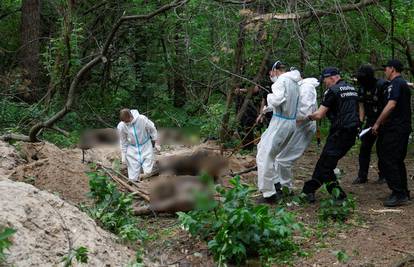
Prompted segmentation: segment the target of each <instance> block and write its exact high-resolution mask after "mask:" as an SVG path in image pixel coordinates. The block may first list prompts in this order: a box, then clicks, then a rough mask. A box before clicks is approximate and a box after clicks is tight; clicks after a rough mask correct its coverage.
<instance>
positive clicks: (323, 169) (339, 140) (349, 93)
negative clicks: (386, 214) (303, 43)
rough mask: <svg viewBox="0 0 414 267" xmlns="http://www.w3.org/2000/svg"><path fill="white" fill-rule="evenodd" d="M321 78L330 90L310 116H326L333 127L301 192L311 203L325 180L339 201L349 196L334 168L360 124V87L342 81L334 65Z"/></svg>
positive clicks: (317, 117) (352, 142)
mask: <svg viewBox="0 0 414 267" xmlns="http://www.w3.org/2000/svg"><path fill="white" fill-rule="evenodd" d="M321 79H322V80H323V82H324V84H325V86H326V87H327V88H328V89H327V90H326V91H325V94H324V97H323V101H322V104H321V106H320V107H319V109H318V110H317V111H316V112H314V113H313V114H311V115H309V119H310V120H321V119H322V118H324V117H325V116H327V117H328V119H329V121H330V122H331V127H330V129H329V135H328V137H327V139H326V144H325V146H324V148H323V150H322V153H321V156H320V158H319V160H318V162H317V163H316V166H315V170H314V172H313V175H312V179H311V180H309V181H307V182H305V184H304V186H303V190H302V192H303V193H305V194H306V196H307V200H308V201H309V202H310V203H313V202H315V200H316V199H315V192H316V190H318V188H319V187H321V186H322V184H324V183H327V189H328V192H329V193H332V191H333V190H334V188H338V189H339V191H340V194H339V196H338V200H343V199H345V198H346V193H345V192H344V191H343V190H342V188H341V187H340V186H339V184H338V181H337V177H336V175H335V173H334V169H335V168H336V165H337V164H338V161H339V160H340V159H341V158H342V157H343V156H345V154H346V153H347V152H348V151H349V149H351V147H352V146H353V145H354V144H355V139H356V136H357V133H358V127H359V125H360V122H359V114H358V92H357V90H356V89H355V88H354V87H353V86H351V85H349V84H348V83H347V82H345V81H344V80H342V79H341V76H340V73H339V70H338V69H337V68H334V67H328V68H326V69H324V70H323V72H322V77H321Z"/></svg>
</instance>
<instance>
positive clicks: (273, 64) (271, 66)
mask: <svg viewBox="0 0 414 267" xmlns="http://www.w3.org/2000/svg"><path fill="white" fill-rule="evenodd" d="M282 68H286V64H285V63H283V62H282V61H280V60H276V61H268V70H269V71H271V70H278V69H282Z"/></svg>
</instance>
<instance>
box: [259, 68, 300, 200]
mask: <svg viewBox="0 0 414 267" xmlns="http://www.w3.org/2000/svg"><path fill="white" fill-rule="evenodd" d="M300 79H301V77H300V73H299V72H298V71H297V70H293V71H289V72H286V73H284V74H282V75H280V76H279V77H278V79H277V80H276V82H275V83H274V84H273V85H272V93H271V94H269V95H268V96H267V103H268V107H267V109H266V110H265V111H268V110H272V111H273V117H272V120H271V121H270V124H269V127H268V128H267V129H266V131H265V132H264V133H263V134H262V136H261V140H260V142H259V144H258V145H257V156H256V162H257V176H258V187H259V190H260V192H262V194H263V197H265V198H267V197H271V196H272V195H274V194H276V189H275V186H274V185H275V183H277V177H278V175H277V170H276V166H275V162H276V156H277V155H278V154H279V153H280V152H281V151H282V150H283V148H284V147H285V146H286V144H288V143H289V141H290V139H291V138H292V136H293V133H294V131H295V129H296V114H297V107H298V104H299V85H298V82H299V81H300Z"/></svg>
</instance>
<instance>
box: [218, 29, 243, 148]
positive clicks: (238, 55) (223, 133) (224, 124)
mask: <svg viewBox="0 0 414 267" xmlns="http://www.w3.org/2000/svg"><path fill="white" fill-rule="evenodd" d="M245 37H246V29H245V23H244V21H242V22H241V23H240V25H239V34H238V37H237V45H236V50H235V55H234V71H233V73H234V74H235V75H233V77H232V80H231V83H230V87H229V88H228V90H227V100H226V111H225V113H224V115H223V119H222V121H221V128H220V141H221V142H222V143H224V142H226V141H227V140H228V139H229V137H230V136H231V134H229V121H230V109H231V108H232V106H233V97H234V89H235V88H236V87H237V86H238V84H239V82H240V78H239V77H237V76H240V74H241V67H242V58H243V50H244V39H245Z"/></svg>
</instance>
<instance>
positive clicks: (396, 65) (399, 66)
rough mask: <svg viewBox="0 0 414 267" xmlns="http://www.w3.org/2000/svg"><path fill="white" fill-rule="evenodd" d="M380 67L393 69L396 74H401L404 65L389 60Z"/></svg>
mask: <svg viewBox="0 0 414 267" xmlns="http://www.w3.org/2000/svg"><path fill="white" fill-rule="evenodd" d="M382 67H384V68H385V67H393V68H395V70H396V71H398V72H401V71H402V70H403V69H404V65H403V64H402V63H401V61H399V60H398V59H390V60H388V62H387V64H385V65H382Z"/></svg>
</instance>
